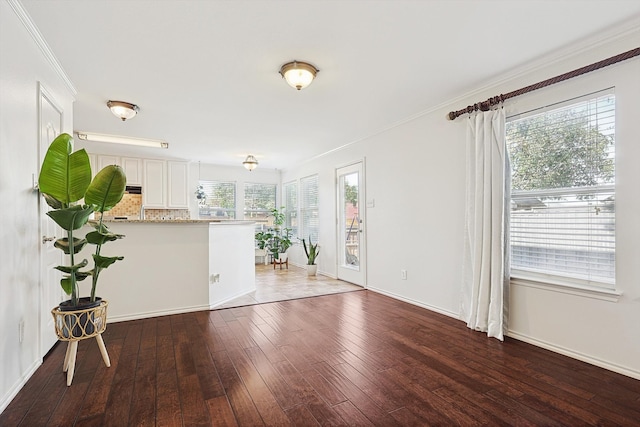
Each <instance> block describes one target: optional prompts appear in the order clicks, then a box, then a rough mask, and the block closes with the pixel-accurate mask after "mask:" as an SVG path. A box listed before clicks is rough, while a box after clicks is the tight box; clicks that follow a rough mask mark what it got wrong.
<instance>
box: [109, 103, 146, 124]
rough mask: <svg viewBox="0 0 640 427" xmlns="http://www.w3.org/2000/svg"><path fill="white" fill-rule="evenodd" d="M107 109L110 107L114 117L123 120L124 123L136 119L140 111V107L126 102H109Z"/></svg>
mask: <svg viewBox="0 0 640 427" xmlns="http://www.w3.org/2000/svg"><path fill="white" fill-rule="evenodd" d="M107 107H109V109H110V110H111V112H112V113H113V115H114V116H116V117H118V118H120V119H122V121H123V122H124V121H125V120H127V119H131V118H133V117H135V116H136V114H138V111H140V107H138V106H137V105H135V104H132V103H130V102H124V101H109V102H107Z"/></svg>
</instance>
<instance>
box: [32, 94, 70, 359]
mask: <svg viewBox="0 0 640 427" xmlns="http://www.w3.org/2000/svg"><path fill="white" fill-rule="evenodd" d="M39 89H40V120H39V122H40V123H39V126H40V132H39V150H38V153H39V156H38V168H39V167H40V165H41V164H42V160H43V159H44V155H45V154H46V152H47V148H48V147H49V144H50V143H51V141H53V139H54V138H55V137H56V136H58V135H60V131H61V129H62V123H63V122H62V109H61V108H60V107H59V106H58V105H57V104H56V103H55V101H54V100H53V99H52V98H51V96H50V95H49V94H48V93H47V91H46V90H45V89H44V88H43V87H42V86H40V88H39ZM39 173H40V170H39V169H38V174H39ZM38 203H39V209H40V211H39V220H40V239H41V240H40V243H41V245H40V356H44V355H45V354H47V352H48V351H49V350H50V349H51V347H52V346H53V345H54V344H55V343H56V341H58V338H57V337H56V334H55V330H54V325H53V316H51V309H52V308H53V307H55V306H57V305H58V304H59V303H60V301H62V298H63V296H64V292H63V291H62V288H61V287H60V278H61V275H62V273H60V272H59V271H57V270H54V267H55V266H57V265H60V264H61V261H62V252H61V251H60V250H59V249H56V248H55V247H54V246H53V243H54V242H55V239H57V238H60V237H62V235H61V234H60V233H61V232H62V230H61V229H60V228H59V227H58V226H57V225H56V224H55V223H54V222H53V221H52V220H51V218H49V217H48V216H47V215H46V212H47V211H48V210H49V206H48V205H47V203H46V202H45V201H44V198H43V197H42V196H40V198H39V200H38Z"/></svg>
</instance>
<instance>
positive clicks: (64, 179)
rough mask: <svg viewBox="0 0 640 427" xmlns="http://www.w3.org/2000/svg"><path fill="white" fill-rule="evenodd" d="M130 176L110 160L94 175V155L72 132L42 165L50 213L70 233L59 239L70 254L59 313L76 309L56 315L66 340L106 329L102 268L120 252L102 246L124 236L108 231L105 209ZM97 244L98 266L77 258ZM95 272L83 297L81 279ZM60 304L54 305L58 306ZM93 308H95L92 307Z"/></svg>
mask: <svg viewBox="0 0 640 427" xmlns="http://www.w3.org/2000/svg"><path fill="white" fill-rule="evenodd" d="M126 181H127V180H126V175H125V173H124V170H123V169H122V168H121V167H120V166H116V165H109V166H106V167H105V168H103V169H102V170H101V171H99V172H98V173H97V174H96V175H95V177H94V178H93V180H92V179H91V165H90V163H89V156H88V155H87V153H86V151H85V150H84V149H81V150H78V151H75V152H73V138H72V137H71V136H70V135H69V134H66V133H65V134H61V135H59V136H58V137H57V138H56V139H54V141H53V142H52V143H51V145H50V146H49V148H48V150H47V153H46V155H45V157H44V160H43V162H42V167H41V168H40V176H39V178H38V186H39V189H40V192H41V193H42V195H43V197H44V199H45V200H46V202H47V204H48V205H49V206H50V207H51V208H52V209H51V210H49V212H47V215H48V216H49V217H50V218H51V219H52V220H53V221H54V222H55V223H56V224H57V225H58V226H59V227H60V228H62V230H64V232H65V234H66V236H65V237H63V238H60V239H58V240H56V242H55V243H54V246H55V247H56V248H58V249H60V250H62V251H63V252H64V253H65V255H67V256H68V258H67V259H68V261H69V264H68V265H61V266H57V267H55V268H56V269H57V270H59V271H61V272H62V273H63V277H62V279H61V280H60V285H61V286H62V289H63V290H64V291H65V293H66V294H67V295H69V296H70V299H69V300H67V301H63V302H61V303H60V305H59V306H58V307H57V311H56V312H72V313H73V315H71V313H69V314H68V315H62V314H60V315H59V316H56V314H55V312H54V318H55V319H56V333H57V334H58V336H59V337H60V338H61V339H81V338H83V337H85V336H87V335H89V336H94V335H95V333H96V329H102V330H104V326H105V325H106V317H105V316H106V307H105V309H104V310H102V311H103V312H104V313H103V315H102V316H101V317H100V319H101V320H100V322H99V324H98V323H97V322H98V320H97V319H95V318H94V317H95V309H99V308H100V306H101V304H102V305H104V303H103V302H102V301H101V299H100V298H99V297H96V288H97V285H98V278H99V276H100V273H101V272H102V271H103V270H104V269H105V268H107V267H109V266H110V265H112V264H113V263H115V262H116V261H119V260H122V259H123V257H121V256H113V257H107V256H104V255H103V254H102V253H101V251H102V246H103V245H104V244H105V243H107V242H109V241H114V240H117V239H120V238H122V237H124V236H122V235H119V234H114V233H112V232H110V231H109V229H108V228H107V226H106V224H104V223H103V221H102V215H103V213H104V212H106V211H108V210H110V209H111V208H113V207H114V206H115V205H116V204H117V203H118V202H119V201H120V200H121V199H122V196H123V195H124V191H125V187H126ZM93 213H97V214H98V215H99V217H98V220H97V221H91V222H90V225H91V226H92V227H93V228H94V230H93V231H91V232H89V233H87V234H86V236H84V237H79V236H78V233H79V232H80V231H79V230H80V229H81V228H82V227H83V226H85V225H86V224H87V223H88V222H89V218H90V216H91V214H93ZM87 244H92V245H95V253H94V254H93V266H92V268H90V269H89V270H83V269H85V267H87V266H88V265H89V262H88V261H87V260H86V259H83V260H81V261H79V262H78V261H77V260H76V256H77V255H78V254H79V253H80V251H81V250H82V249H83V248H84V247H85V246H86V245H87ZM88 277H91V294H90V296H88V297H80V295H79V286H78V283H79V282H80V281H82V280H84V279H86V278H88ZM55 310H56V309H54V311H55ZM92 310H94V312H92Z"/></svg>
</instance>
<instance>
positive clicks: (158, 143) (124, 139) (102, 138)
mask: <svg viewBox="0 0 640 427" xmlns="http://www.w3.org/2000/svg"><path fill="white" fill-rule="evenodd" d="M75 132H76V135H78V139H81V140H83V141H95V142H108V143H111V144H126V145H139V146H141V147H153V148H169V143H168V142H166V141H162V140H160V139H145V138H132V137H129V136H117V135H105V134H102V133H93V132H82V131H79V130H77V131H75Z"/></svg>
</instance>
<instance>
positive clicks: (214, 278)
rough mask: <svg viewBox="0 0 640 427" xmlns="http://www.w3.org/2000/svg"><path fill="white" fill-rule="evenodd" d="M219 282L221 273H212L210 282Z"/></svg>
mask: <svg viewBox="0 0 640 427" xmlns="http://www.w3.org/2000/svg"><path fill="white" fill-rule="evenodd" d="M218 282H220V273H217V274H212V275H211V276H210V277H209V283H218Z"/></svg>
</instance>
